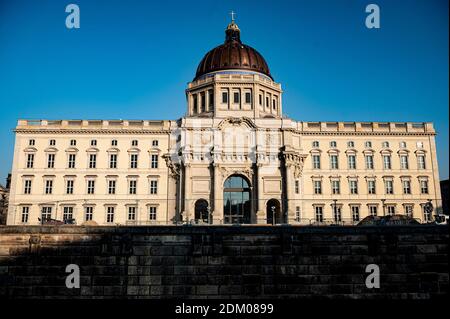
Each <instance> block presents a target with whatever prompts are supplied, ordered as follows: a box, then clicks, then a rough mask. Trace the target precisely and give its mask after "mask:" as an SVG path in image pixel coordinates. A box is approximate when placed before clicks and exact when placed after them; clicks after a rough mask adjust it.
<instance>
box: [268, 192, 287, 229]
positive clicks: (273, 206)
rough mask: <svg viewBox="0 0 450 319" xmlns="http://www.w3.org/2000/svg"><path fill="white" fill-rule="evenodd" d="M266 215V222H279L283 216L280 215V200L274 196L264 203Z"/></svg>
mask: <svg viewBox="0 0 450 319" xmlns="http://www.w3.org/2000/svg"><path fill="white" fill-rule="evenodd" d="M266 214H267V215H266V217H267V224H270V225H272V224H274V220H273V219H274V218H275V224H281V223H282V222H283V217H282V216H281V209H280V202H279V201H278V200H276V199H274V198H272V199H270V200H268V201H267V204H266Z"/></svg>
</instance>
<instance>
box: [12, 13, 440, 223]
mask: <svg viewBox="0 0 450 319" xmlns="http://www.w3.org/2000/svg"><path fill="white" fill-rule="evenodd" d="M225 34H226V37H225V42H224V43H223V44H222V45H220V46H218V47H216V48H214V49H212V50H211V51H209V52H208V53H207V54H206V55H205V56H204V58H203V59H202V60H201V62H200V64H199V66H198V68H197V72H196V75H195V77H194V79H193V80H192V81H191V82H190V83H189V84H188V87H187V89H186V99H187V115H186V116H185V117H182V118H180V119H179V120H163V121H154V120H142V121H125V120H58V121H55V120H38V121H30V120H19V121H18V125H17V127H16V129H15V133H16V140H15V149H14V160H13V171H12V184H11V194H10V202H9V206H10V209H9V214H8V221H7V223H8V224H9V225H21V224H39V222H41V221H42V220H46V219H48V218H52V219H57V220H70V219H72V218H73V219H75V221H76V223H77V224H83V223H86V222H90V223H94V222H95V223H97V224H99V225H118V224H119V225H130V224H131V225H133V224H134V225H147V224H164V225H166V224H178V223H212V224H236V223H237V224H275V223H276V224H280V223H289V224H300V225H309V224H324V223H325V224H326V223H333V224H343V225H346V224H355V223H357V222H358V221H359V220H361V219H362V218H364V217H366V216H369V215H378V216H382V215H393V214H405V215H409V216H411V217H413V218H416V219H418V220H420V221H421V222H427V221H431V219H432V216H431V214H430V213H428V212H427V211H426V210H425V209H424V205H425V204H426V203H427V202H429V201H431V202H432V203H433V205H434V207H436V209H440V207H441V205H442V203H441V194H440V187H439V174H438V164H437V157H436V144H435V135H436V132H435V130H434V128H433V125H432V124H431V123H379V122H301V121H295V120H293V119H290V118H287V117H284V116H283V113H282V105H283V103H282V94H283V91H282V89H281V85H280V84H279V83H277V82H275V81H274V79H273V77H272V75H271V74H270V71H269V67H268V65H267V63H266V61H265V60H264V58H263V57H262V55H261V54H259V53H258V52H257V51H256V50H255V49H253V48H251V47H250V46H247V45H245V44H243V43H242V41H241V39H240V30H239V28H238V26H237V25H236V23H235V22H234V21H232V22H231V23H230V24H229V25H228V27H227V29H226V31H225Z"/></svg>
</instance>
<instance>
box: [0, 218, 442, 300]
mask: <svg viewBox="0 0 450 319" xmlns="http://www.w3.org/2000/svg"><path fill="white" fill-rule="evenodd" d="M448 239H449V232H448V227H447V226H426V225H420V226H386V227H383V228H380V227H340V228H334V227H293V226H291V227H289V226H286V227H251V226H249V227H242V226H241V227H239V226H229V227H223V226H211V227H205V226H198V227H197V226H184V227H170V226H161V227H117V228H115V227H86V228H84V227H73V226H64V227H38V226H29V227H14V226H4V227H0V296H1V298H2V299H4V298H19V297H25V298H35V297H37V298H255V297H256V298H285V297H291V298H292V297H294V298H316V297H317V298H320V297H328V298H389V299H398V298H433V297H440V296H445V295H446V294H448V283H449V273H448ZM372 263H374V264H377V265H378V266H379V267H380V272H381V281H380V284H381V287H380V288H379V289H368V288H366V285H365V279H366V276H367V275H368V274H367V273H365V268H366V265H368V264H372ZM68 264H77V265H79V266H80V270H81V287H80V289H68V288H66V286H65V279H66V275H67V274H66V273H65V268H66V266H67V265H68Z"/></svg>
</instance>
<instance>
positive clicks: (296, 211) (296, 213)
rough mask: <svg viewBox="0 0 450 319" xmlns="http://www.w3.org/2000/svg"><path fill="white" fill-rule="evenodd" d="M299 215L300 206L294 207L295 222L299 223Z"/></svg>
mask: <svg viewBox="0 0 450 319" xmlns="http://www.w3.org/2000/svg"><path fill="white" fill-rule="evenodd" d="M301 217H302V216H301V213H300V206H295V221H296V222H300V221H301Z"/></svg>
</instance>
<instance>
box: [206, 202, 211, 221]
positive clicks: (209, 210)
mask: <svg viewBox="0 0 450 319" xmlns="http://www.w3.org/2000/svg"><path fill="white" fill-rule="evenodd" d="M206 211H207V212H208V224H211V208H210V207H209V206H208V207H207V208H206Z"/></svg>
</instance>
